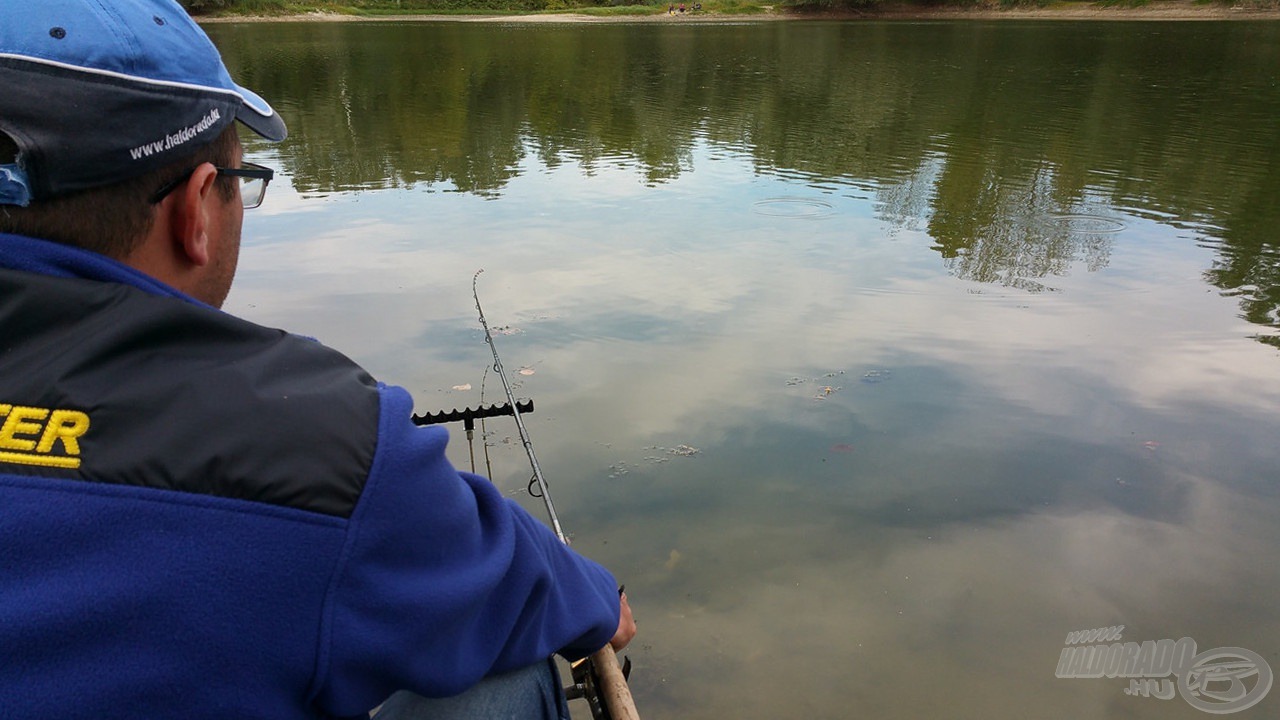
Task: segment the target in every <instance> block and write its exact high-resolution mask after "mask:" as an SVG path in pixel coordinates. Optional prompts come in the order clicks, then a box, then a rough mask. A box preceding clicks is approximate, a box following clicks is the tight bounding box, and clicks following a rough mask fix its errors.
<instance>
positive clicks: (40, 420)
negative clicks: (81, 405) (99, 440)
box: [0, 403, 89, 469]
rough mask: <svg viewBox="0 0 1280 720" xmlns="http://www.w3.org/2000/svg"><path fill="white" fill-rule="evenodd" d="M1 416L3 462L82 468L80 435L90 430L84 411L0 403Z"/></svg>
mask: <svg viewBox="0 0 1280 720" xmlns="http://www.w3.org/2000/svg"><path fill="white" fill-rule="evenodd" d="M0 418H4V422H3V423H0V463H19V464H22V465H41V466H44V467H57V468H70V469H75V468H78V467H80V438H81V437H82V436H83V435H84V434H85V433H86V432H88V431H89V416H88V415H86V414H85V413H83V412H80V411H79V410H49V409H48V408H38V407H27V406H25V405H9V404H5V403H0ZM59 444H60V445H61V452H55V450H56V449H58V445H59Z"/></svg>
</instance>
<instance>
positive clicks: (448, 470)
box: [315, 388, 635, 714]
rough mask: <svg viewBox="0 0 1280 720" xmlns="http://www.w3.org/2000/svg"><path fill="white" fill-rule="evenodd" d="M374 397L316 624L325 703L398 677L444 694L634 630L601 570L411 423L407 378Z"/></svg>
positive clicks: (359, 695)
mask: <svg viewBox="0 0 1280 720" xmlns="http://www.w3.org/2000/svg"><path fill="white" fill-rule="evenodd" d="M381 401H382V407H381V409H380V413H381V428H380V431H379V435H378V449H377V453H376V455H375V457H374V460H373V466H372V468H371V469H370V473H369V479H368V482H367V484H366V486H365V488H364V491H363V494H362V496H361V498H360V501H359V503H358V504H357V506H356V509H355V512H354V513H353V514H352V517H351V525H350V528H349V530H348V540H347V546H346V548H345V550H344V557H343V560H342V564H341V566H340V567H339V568H338V571H337V577H336V578H335V582H334V585H333V589H332V591H331V593H330V598H331V599H330V603H329V606H330V611H329V613H328V621H327V622H328V627H326V628H323V629H322V636H323V637H322V643H323V644H324V645H326V646H327V648H322V651H321V658H322V667H320V668H319V669H318V672H317V679H316V683H317V685H316V689H315V693H316V698H315V699H316V701H317V702H318V703H320V705H321V706H322V707H324V708H325V709H326V710H327V711H329V712H333V713H335V714H352V713H358V712H361V711H362V710H367V709H368V707H370V706H371V705H373V704H375V703H377V702H379V701H381V700H382V699H384V698H385V697H386V696H387V695H389V694H390V693H391V692H392V691H395V690H402V689H406V690H411V691H413V692H416V693H418V694H420V695H425V696H429V697H430V696H444V695H450V694H454V693H457V692H460V691H462V690H464V689H466V688H467V687H469V686H470V685H472V684H474V683H475V682H477V681H479V680H480V679H481V678H482V677H484V676H486V675H488V674H492V673H497V672H503V671H506V670H511V669H515V668H518V667H522V666H525V665H528V664H531V663H533V662H536V661H538V660H540V659H542V658H545V657H548V656H549V655H551V654H553V653H557V652H559V653H561V654H564V655H566V656H567V657H569V658H571V659H573V658H576V657H581V656H585V655H587V654H589V653H591V652H593V651H595V650H597V649H599V648H600V647H603V646H604V645H605V644H606V643H609V642H618V643H621V644H623V645H625V644H626V642H628V641H629V640H630V639H631V637H632V636H633V635H634V633H635V624H634V621H633V620H632V618H631V614H630V609H629V607H628V606H627V604H626V603H625V601H624V600H623V599H622V598H620V597H619V594H618V590H617V584H616V581H615V580H614V578H613V576H612V575H610V574H609V572H608V571H606V570H605V569H604V568H602V567H600V566H599V565H598V564H596V563H594V562H592V561H590V560H588V559H586V558H584V557H582V556H581V555H578V554H577V553H575V552H574V551H572V550H571V549H569V548H568V547H566V546H565V545H564V544H563V543H561V542H560V541H559V540H558V539H557V538H556V536H555V535H554V534H553V533H552V532H551V531H550V530H549V529H548V528H547V527H546V525H544V524H542V523H541V522H540V521H538V520H537V519H535V518H534V517H532V516H531V515H529V514H528V513H527V512H525V511H524V510H523V509H522V508H521V507H520V506H519V505H517V504H516V503H514V502H512V501H510V500H507V499H505V498H503V497H502V495H501V493H499V492H498V491H497V489H496V488H494V487H493V485H492V483H490V482H489V481H487V480H485V479H484V478H481V477H479V476H475V475H471V474H469V473H459V472H458V471H457V470H455V469H454V468H453V467H452V465H451V464H450V463H449V462H448V460H447V459H446V458H445V455H444V448H445V444H446V442H447V439H448V433H447V431H445V430H443V429H441V428H430V427H427V428H419V427H416V426H414V425H412V424H411V422H410V421H409V415H410V411H411V400H410V399H409V396H408V394H407V393H405V392H404V391H403V390H401V389H399V388H383V389H382V390H381ZM611 638H612V640H611Z"/></svg>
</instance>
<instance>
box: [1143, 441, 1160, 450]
mask: <svg viewBox="0 0 1280 720" xmlns="http://www.w3.org/2000/svg"><path fill="white" fill-rule="evenodd" d="M1142 447H1144V448H1146V449H1148V450H1150V451H1151V452H1155V451H1156V448H1159V447H1160V441H1159V440H1148V441H1146V442H1144V443H1142Z"/></svg>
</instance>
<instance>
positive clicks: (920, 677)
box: [210, 22, 1280, 720]
mask: <svg viewBox="0 0 1280 720" xmlns="http://www.w3.org/2000/svg"><path fill="white" fill-rule="evenodd" d="M210 33H211V35H212V36H213V37H214V39H215V41H216V42H217V44H218V45H219V46H220V47H221V48H222V49H223V50H224V52H225V53H226V54H227V57H228V61H229V64H230V65H231V66H232V69H233V73H234V74H236V75H237V76H238V77H240V78H242V82H245V83H246V84H247V85H248V86H250V87H253V88H255V89H258V90H259V91H260V92H261V93H262V94H263V95H264V96H265V97H267V98H269V99H270V100H271V101H272V102H273V103H275V104H276V107H277V108H278V109H280V111H281V112H282V114H283V115H284V116H285V119H286V121H287V122H288V123H289V127H290V130H291V132H292V134H291V136H290V138H289V140H288V141H286V142H284V143H282V144H280V145H279V146H268V145H263V144H252V143H251V144H250V145H249V151H248V157H249V159H251V160H253V161H257V162H262V163H265V164H268V165H271V166H273V167H275V168H277V169H278V172H280V174H281V176H279V179H278V181H277V182H276V183H275V184H273V185H272V188H271V191H270V193H269V194H268V198H267V202H266V204H265V205H264V206H263V207H262V208H261V209H260V210H257V211H254V212H253V213H251V214H250V215H249V216H248V218H247V227H246V239H245V248H244V254H243V258H242V261H241V268H240V274H239V284H238V285H237V288H236V290H235V291H234V292H233V294H232V296H231V299H230V301H229V305H228V309H229V310H231V311H232V312H235V313H237V314H240V315H243V316H246V317H249V318H251V319H254V320H256V321H258V322H262V323H266V324H271V325H278V326H282V327H287V328H290V329H293V330H295V331H298V332H302V333H305V334H309V335H314V336H316V337H318V338H320V339H322V340H324V341H325V342H327V343H328V344H330V345H333V346H335V347H338V348H340V349H343V350H345V351H346V352H348V354H350V355H351V356H353V357H354V358H355V359H357V360H358V361H360V362H361V363H363V364H364V365H365V366H367V367H368V368H370V369H371V370H372V371H373V372H374V373H375V374H376V375H377V376H378V377H379V378H380V379H383V380H385V381H388V382H394V383H397V384H402V385H405V386H407V387H408V388H409V389H410V390H412V391H413V392H414V394H415V396H416V398H417V403H418V410H419V411H427V410H436V409H445V408H451V407H455V406H463V405H474V404H476V403H478V402H479V401H480V388H481V385H482V382H486V381H487V386H486V399H487V400H490V401H492V400H496V399H497V398H498V395H499V394H500V388H499V387H498V385H497V384H496V383H495V382H494V381H493V380H494V379H493V377H492V375H490V376H489V377H488V378H487V379H486V377H485V375H484V370H485V366H486V359H487V352H488V351H487V348H486V346H485V345H484V342H483V338H482V335H481V332H480V330H479V327H478V324H477V322H476V318H475V311H474V307H473V304H472V299H471V278H472V274H473V273H474V272H475V271H476V270H478V269H480V268H484V270H485V274H484V275H482V276H481V280H480V292H481V298H482V299H483V301H484V303H485V308H486V311H487V313H488V316H489V320H490V322H491V324H493V325H495V326H502V327H503V332H504V334H503V335H500V336H499V337H498V342H499V348H500V350H501V352H502V354H503V359H504V360H505V361H506V363H507V366H508V368H509V369H510V370H512V371H514V370H516V369H522V370H523V372H522V373H521V374H519V375H516V376H515V378H514V379H517V380H518V381H519V382H520V384H521V387H520V389H519V391H518V392H519V393H520V394H521V395H527V396H531V397H533V398H534V399H535V400H536V401H537V405H538V410H537V412H536V413H535V414H533V415H532V416H530V417H529V424H530V432H531V434H532V435H533V438H534V440H535V443H536V444H537V447H538V451H539V457H540V460H541V461H542V465H543V467H544V470H546V472H547V474H548V476H549V479H550V481H551V485H552V488H553V490H554V491H555V497H556V500H557V505H558V507H559V510H560V514H561V516H562V519H563V520H564V522H565V524H566V525H567V526H568V528H569V529H570V530H571V531H573V533H574V534H575V536H576V540H575V546H576V547H577V548H579V549H580V550H581V551H583V552H585V553H587V554H588V555H590V556H592V557H595V558H597V559H599V560H601V561H602V562H604V563H606V564H607V565H608V566H610V567H611V568H612V569H614V570H615V571H616V572H617V574H618V575H619V576H620V578H622V579H623V580H624V581H625V582H626V584H627V587H628V593H629V595H631V596H632V597H633V605H634V607H635V611H636V615H637V617H638V619H639V622H640V629H641V635H640V637H639V638H638V640H637V642H636V644H635V646H634V647H633V649H632V650H631V652H630V656H631V658H632V659H633V661H634V663H635V670H634V672H633V679H632V683H633V689H634V691H635V694H636V698H637V701H638V704H639V706H640V708H641V710H642V712H643V715H644V717H646V718H647V719H650V720H652V719H657V718H761V719H764V718H769V719H774V718H793V717H794V718H802V717H803V718H845V717H863V718H932V717H941V718H1094V717H1105V718H1203V717H1205V716H1206V715H1207V712H1206V710H1205V709H1204V708H1207V709H1212V710H1217V711H1221V710H1223V709H1226V708H1227V707H1228V705H1227V704H1228V703H1229V702H1230V701H1231V700H1232V698H1234V697H1243V700H1242V701H1240V702H1239V703H1238V704H1247V703H1249V702H1252V701H1253V700H1255V699H1257V698H1259V697H1261V698H1262V699H1261V701H1260V702H1257V703H1256V704H1253V705H1252V706H1251V707H1249V708H1247V709H1245V710H1243V711H1241V712H1239V713H1238V714H1236V715H1235V716H1236V717H1242V718H1244V717H1248V718H1262V717H1268V718H1270V717H1275V716H1276V714H1277V713H1278V712H1280V690H1278V691H1275V692H1271V693H1269V694H1265V695H1264V693H1265V692H1266V691H1267V688H1266V687H1265V686H1264V685H1263V684H1262V680H1263V679H1264V678H1267V677H1270V670H1271V669H1274V670H1277V671H1280V612H1278V611H1277V609H1276V608H1277V597H1280V571H1278V570H1277V568H1276V565H1274V564H1273V563H1275V561H1276V558H1277V550H1280V484H1278V482H1277V481H1278V480H1280V449H1278V447H1280V441H1278V438H1280V413H1278V412H1277V411H1278V410H1280V241H1277V232H1278V228H1280V201H1278V198H1280V122H1277V117H1280V25H1278V24H1254V23H1244V22H1240V23H1230V24H1227V23H1222V24H1219V23H1168V24H1158V23H1102V22H1096V23H1087V24H1084V23H1066V22H1062V23H1018V22H1003V23H999V24H987V23H982V22H965V23H939V24H907V23H901V24H881V23H858V24H839V23H803V22H788V23H759V24H742V25H736V24H723V25H719V24H718V25H714V26H701V25H698V26H695V25H689V24H683V25H682V24H677V23H658V24H636V25H572V26H570V25H539V26H527V25H516V24H504V23H436V24H408V23H406V24H401V23H370V24H327V23H325V24H320V23H317V24H265V25H218V26H213V27H211V28H210ZM467 385H470V386H471V389H469V390H464V389H459V388H463V387H465V386H467ZM488 430H489V431H490V435H489V437H488V441H489V442H490V443H491V444H492V447H491V448H490V455H491V457H492V474H493V476H494V479H495V481H496V482H497V483H498V484H499V485H500V486H501V487H502V488H503V489H504V490H506V491H508V492H510V493H512V495H513V496H515V497H523V498H524V500H525V501H529V499H528V498H527V497H526V496H524V495H523V492H522V491H523V488H524V485H525V481H526V480H527V469H526V467H525V465H524V460H523V459H522V456H521V455H520V453H519V446H518V443H515V444H513V443H512V436H513V435H514V428H513V427H511V426H510V424H504V423H494V424H490V425H489V427H488ZM480 451H481V448H480V447H479V444H478V443H477V453H478V454H479V453H480ZM451 453H452V456H453V457H454V459H455V462H457V463H458V464H459V465H462V466H466V465H467V464H468V460H467V457H468V455H467V445H466V441H465V438H463V437H462V434H461V432H460V430H459V431H457V433H456V435H455V441H454V443H453V446H452V448H451ZM481 470H482V471H484V468H483V466H482V467H481ZM530 507H531V508H533V509H534V510H535V511H539V512H540V510H538V507H537V505H535V504H533V503H532V502H531V501H530ZM1117 625H1123V626H1124V629H1123V631H1122V637H1121V638H1120V639H1119V641H1118V642H1121V643H1124V642H1134V643H1142V642H1143V641H1159V640H1163V639H1170V640H1178V639H1180V638H1184V637H1185V638H1191V639H1192V640H1194V641H1195V643H1196V646H1197V650H1196V652H1197V653H1206V651H1211V650H1213V649H1216V648H1223V647H1235V648H1239V649H1242V650H1244V651H1247V652H1248V653H1251V654H1250V655H1247V656H1241V657H1235V658H1231V657H1227V658H1225V659H1226V660H1232V659H1235V660H1241V661H1248V662H1245V663H1244V664H1245V665H1249V663H1252V665H1251V667H1252V668H1254V670H1255V673H1254V674H1250V673H1249V672H1244V673H1243V677H1242V679H1241V682H1240V684H1238V685H1233V682H1232V681H1231V680H1230V679H1229V678H1225V677H1219V679H1217V680H1212V681H1210V680H1209V679H1207V678H1209V675H1208V674H1207V672H1208V668H1209V666H1210V665H1213V664H1215V663H1221V662H1222V661H1223V659H1224V658H1222V657H1217V658H1215V657H1213V653H1207V654H1206V655H1204V656H1202V657H1200V658H1199V659H1196V660H1195V664H1194V667H1195V668H1199V670H1197V671H1195V672H1192V671H1191V670H1187V671H1183V673H1182V674H1183V676H1184V677H1183V678H1182V679H1183V680H1184V682H1183V685H1186V686H1187V687H1185V688H1179V682H1178V681H1179V679H1180V678H1179V677H1178V676H1177V675H1174V674H1170V669H1169V664H1168V663H1165V667H1164V668H1163V669H1161V668H1160V667H1159V666H1160V660H1159V657H1158V656H1159V655H1160V653H1157V655H1156V656H1154V659H1153V657H1148V658H1146V659H1145V660H1144V659H1142V658H1141V657H1139V658H1138V659H1137V660H1136V661H1134V662H1136V663H1137V664H1136V665H1135V664H1133V663H1131V664H1130V666H1129V669H1128V671H1125V670H1120V671H1118V672H1119V674H1120V675H1121V676H1120V677H1111V678H1108V677H1105V676H1103V677H1097V678H1080V677H1076V678H1063V677H1058V676H1057V675H1058V674H1063V673H1065V674H1080V673H1081V672H1087V667H1086V669H1085V670H1084V671H1081V670H1080V669H1079V668H1071V667H1069V663H1068V664H1067V665H1064V666H1063V667H1062V668H1060V667H1059V662H1060V660H1061V659H1062V658H1063V657H1064V656H1063V649H1064V646H1065V643H1066V637H1067V634H1068V633H1069V632H1072V631H1077V630H1085V629H1090V628H1102V627H1109V626H1117ZM1099 642H1100V641H1099ZM1088 644H1090V643H1085V645H1088ZM1093 644H1097V643H1093ZM1135 647H1141V646H1140V645H1139V646H1135ZM1161 647H1163V646H1161ZM1184 647H1185V646H1184ZM1117 652H1118V651H1117ZM1259 660H1260V661H1261V662H1259ZM1190 661H1191V658H1190V657H1189V656H1188V662H1190ZM1116 662H1117V663H1120V662H1121V656H1120V655H1117V656H1116ZM1117 667H1119V665H1117V666H1115V667H1113V668H1112V674H1113V675H1115V674H1117V669H1116V668H1117ZM1180 667H1181V666H1180ZM1135 668H1136V669H1135ZM1247 669H1248V668H1246V670H1247ZM1259 669H1260V670H1259ZM1060 671H1061V672H1060ZM1126 672H1128V674H1130V675H1133V674H1135V673H1136V674H1141V673H1143V672H1145V673H1146V674H1148V675H1150V676H1154V677H1152V682H1151V685H1147V684H1146V681H1145V680H1138V679H1131V678H1126V677H1124V674H1125V673H1126ZM1259 672H1260V674H1258V673H1259ZM1162 679H1163V680H1167V681H1168V682H1167V683H1164V684H1162V683H1161V680H1162ZM1215 683H1216V684H1215ZM1197 685H1199V689H1200V690H1202V691H1203V690H1208V691H1217V692H1219V693H1220V694H1218V695H1208V694H1205V693H1204V692H1200V693H1199V694H1196V689H1197V688H1196V686H1197ZM1134 690H1138V691H1139V692H1133V691H1134ZM1142 690H1147V691H1151V692H1155V693H1156V694H1157V695H1159V694H1166V693H1171V694H1172V698H1171V699H1161V698H1159V697H1154V696H1144V695H1143V693H1142V692H1141V691H1142ZM1126 691H1129V692H1126ZM1233 692H1235V695H1232V693H1233ZM1147 694H1148V695H1150V692H1148V693H1147ZM1196 703H1199V705H1197V704H1196Z"/></svg>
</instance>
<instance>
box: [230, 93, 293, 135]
mask: <svg viewBox="0 0 1280 720" xmlns="http://www.w3.org/2000/svg"><path fill="white" fill-rule="evenodd" d="M236 89H237V90H239V92H240V96H241V97H242V98H244V103H243V104H242V105H241V106H240V109H239V110H237V111H236V119H237V120H239V121H240V122H242V123H244V124H245V125H246V126H248V128H249V129H250V130H252V131H254V132H256V133H258V134H259V135H261V136H262V137H264V138H266V139H268V140H270V141H272V142H280V141H281V140H283V139H285V138H286V137H288V135H289V129H288V128H286V127H285V125H284V120H282V119H281V118H280V114H279V113H277V112H276V111H275V110H274V109H273V108H272V107H271V106H270V105H268V104H267V101H266V100H263V99H262V98H261V97H259V96H258V94H257V93H255V92H253V91H252V90H249V89H247V88H243V87H240V86H239V85H237V86H236Z"/></svg>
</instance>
